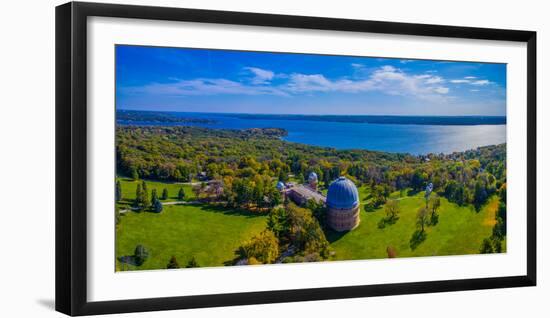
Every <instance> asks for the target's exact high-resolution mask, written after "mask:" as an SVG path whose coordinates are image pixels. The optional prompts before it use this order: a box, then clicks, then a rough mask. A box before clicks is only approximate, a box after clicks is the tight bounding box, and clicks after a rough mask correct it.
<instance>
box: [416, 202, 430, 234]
mask: <svg viewBox="0 0 550 318" xmlns="http://www.w3.org/2000/svg"><path fill="white" fill-rule="evenodd" d="M426 223H428V209H426V207H425V206H421V207H420V208H418V210H417V212H416V225H418V226H419V227H420V232H421V233H424V226H425V225H426Z"/></svg>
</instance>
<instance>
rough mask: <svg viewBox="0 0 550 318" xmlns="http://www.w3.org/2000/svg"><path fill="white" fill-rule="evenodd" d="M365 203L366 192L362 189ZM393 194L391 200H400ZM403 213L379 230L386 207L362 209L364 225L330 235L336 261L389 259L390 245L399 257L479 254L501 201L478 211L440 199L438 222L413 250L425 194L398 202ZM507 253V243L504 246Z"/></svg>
mask: <svg viewBox="0 0 550 318" xmlns="http://www.w3.org/2000/svg"><path fill="white" fill-rule="evenodd" d="M359 192H360V196H361V200H362V203H365V202H366V201H368V200H364V196H366V195H367V192H368V191H367V190H366V189H364V188H361V189H360V191H359ZM398 196H399V193H393V194H392V197H398ZM398 200H399V206H400V208H401V213H400V215H399V220H397V222H396V223H395V224H388V225H386V226H385V227H384V228H382V229H380V228H378V223H379V221H380V220H381V219H382V218H383V217H384V216H385V213H384V208H383V207H381V208H378V209H376V210H374V211H372V212H368V211H366V210H365V208H364V205H363V204H362V206H361V214H360V217H361V223H360V225H359V226H358V227H357V228H355V229H354V230H352V231H350V232H347V233H335V232H329V233H328V235H327V238H328V239H329V241H330V242H331V247H332V248H333V249H334V251H335V252H336V254H335V256H334V258H335V259H336V260H354V259H375V258H386V257H387V250H386V249H387V247H388V246H391V247H392V248H393V249H394V250H395V251H396V253H397V257H411V256H435V255H464V254H478V253H479V249H480V247H481V243H482V242H483V239H484V238H487V237H489V236H491V233H492V228H493V225H494V217H495V213H496V210H497V208H498V198H497V197H496V196H494V197H492V198H491V199H490V200H489V202H488V203H487V204H486V205H485V206H484V207H483V208H482V209H481V210H480V211H479V212H476V211H475V210H474V209H473V207H471V206H467V207H460V206H458V205H456V204H454V203H450V202H449V201H447V200H446V199H445V198H441V207H440V208H439V210H438V214H439V222H438V223H437V225H435V226H427V227H426V234H427V235H426V239H425V240H424V241H423V242H421V243H420V244H419V245H417V246H416V248H414V249H413V248H411V244H410V242H411V237H412V235H413V233H414V232H415V231H416V230H417V226H416V212H417V210H418V208H419V207H421V206H422V205H425V200H424V192H421V193H418V194H416V195H414V196H410V197H407V196H404V197H400V198H399V199H398ZM503 245H504V246H503V248H504V250H505V248H506V247H505V244H503Z"/></svg>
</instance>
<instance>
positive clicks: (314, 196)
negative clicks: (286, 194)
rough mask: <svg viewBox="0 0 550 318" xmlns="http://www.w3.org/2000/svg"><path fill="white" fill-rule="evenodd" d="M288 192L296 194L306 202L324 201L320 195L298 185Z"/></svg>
mask: <svg viewBox="0 0 550 318" xmlns="http://www.w3.org/2000/svg"><path fill="white" fill-rule="evenodd" d="M290 190H291V191H294V192H296V193H297V194H298V195H299V196H301V197H304V198H306V200H309V199H313V200H315V201H317V202H325V201H326V198H325V197H324V196H323V195H322V194H320V193H319V192H316V191H315V190H313V189H311V188H310V187H308V186H304V185H301V184H299V185H296V186H295V187H292V188H291V189H290Z"/></svg>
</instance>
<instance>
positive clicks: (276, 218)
mask: <svg viewBox="0 0 550 318" xmlns="http://www.w3.org/2000/svg"><path fill="white" fill-rule="evenodd" d="M267 228H268V229H269V230H270V231H271V232H273V233H274V234H275V236H277V238H278V239H279V241H281V243H286V242H288V241H289V240H290V221H289V219H288V213H287V212H286V209H284V208H277V209H273V210H271V212H270V213H269V216H268V217H267Z"/></svg>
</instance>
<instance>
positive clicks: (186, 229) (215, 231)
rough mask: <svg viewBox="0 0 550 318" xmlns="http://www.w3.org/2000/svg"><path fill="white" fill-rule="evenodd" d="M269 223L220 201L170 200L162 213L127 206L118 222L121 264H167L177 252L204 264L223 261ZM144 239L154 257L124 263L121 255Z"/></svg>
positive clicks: (129, 267)
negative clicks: (213, 203) (221, 205)
mask: <svg viewBox="0 0 550 318" xmlns="http://www.w3.org/2000/svg"><path fill="white" fill-rule="evenodd" d="M265 227H266V216H265V215H263V214H256V213H252V212H246V211H240V210H232V209H224V208H218V207H215V206H210V205H205V204H198V205H170V206H165V207H164V211H163V212H162V213H158V214H157V213H152V212H141V213H137V212H128V213H125V214H124V215H123V216H122V217H121V222H120V224H119V225H118V226H117V231H116V234H117V237H116V255H117V265H116V268H117V270H143V269H163V268H166V265H167V264H168V261H169V260H170V258H171V257H172V256H175V257H176V259H177V261H178V263H179V264H180V266H185V265H186V263H187V262H188V261H189V260H190V259H191V258H192V257H195V259H196V261H197V262H198V264H199V265H200V266H201V267H210V266H223V265H224V263H225V262H230V261H231V260H233V259H234V258H235V250H236V249H237V248H238V247H239V246H240V245H241V244H242V243H243V242H244V241H245V240H247V239H250V238H251V237H252V236H254V235H256V234H258V233H260V232H261V231H262V230H263V229H265ZM138 244H141V245H143V246H144V247H145V248H146V249H147V250H148V251H149V258H148V259H147V260H146V261H145V263H143V264H142V265H141V266H139V267H137V266H133V265H125V264H122V263H121V262H120V261H119V258H120V257H123V256H131V255H133V254H134V249H135V247H136V246H137V245H138Z"/></svg>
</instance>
